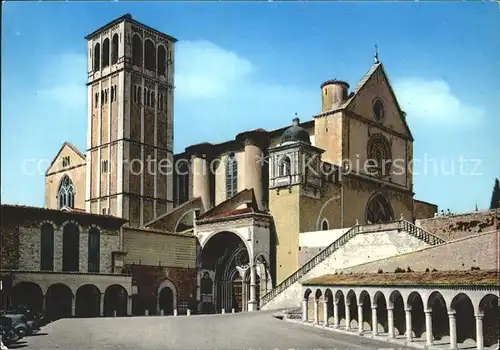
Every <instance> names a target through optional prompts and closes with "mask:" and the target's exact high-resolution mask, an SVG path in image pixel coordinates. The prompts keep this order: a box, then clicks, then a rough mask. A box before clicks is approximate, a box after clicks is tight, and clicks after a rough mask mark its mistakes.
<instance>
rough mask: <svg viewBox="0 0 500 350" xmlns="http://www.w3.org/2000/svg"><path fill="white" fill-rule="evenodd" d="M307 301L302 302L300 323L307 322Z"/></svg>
mask: <svg viewBox="0 0 500 350" xmlns="http://www.w3.org/2000/svg"><path fill="white" fill-rule="evenodd" d="M307 308H308V305H307V299H304V300H302V321H303V322H307V318H308V311H309V310H307Z"/></svg>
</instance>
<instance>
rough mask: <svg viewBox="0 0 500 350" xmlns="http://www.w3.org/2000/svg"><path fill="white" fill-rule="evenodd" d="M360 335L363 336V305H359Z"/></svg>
mask: <svg viewBox="0 0 500 350" xmlns="http://www.w3.org/2000/svg"><path fill="white" fill-rule="evenodd" d="M358 333H359V334H363V304H359V305H358Z"/></svg>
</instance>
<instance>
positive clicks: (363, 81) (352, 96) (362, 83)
mask: <svg viewBox="0 0 500 350" xmlns="http://www.w3.org/2000/svg"><path fill="white" fill-rule="evenodd" d="M378 70H380V71H381V72H382V75H383V76H384V77H385V79H386V80H387V82H388V84H387V85H389V90H390V92H391V95H392V98H393V99H394V102H395V103H396V108H397V109H398V112H399V115H400V116H401V120H402V121H403V124H404V127H405V129H406V131H407V132H408V135H410V138H411V140H412V141H413V140H414V139H413V135H412V133H411V131H410V128H409V126H408V123H407V122H406V118H405V117H403V116H404V115H405V112H404V111H403V110H402V109H401V106H400V105H399V102H398V99H397V98H396V94H395V93H394V89H393V88H392V84H391V82H390V80H389V77H388V76H387V73H386V71H385V68H384V65H383V64H382V62H378V63H375V64H373V66H371V68H370V70H369V71H368V72H367V73H366V74H365V76H364V77H363V78H362V79H361V80H360V81H359V83H358V85H356V87H355V88H354V90H353V91H352V93H351V94H350V95H349V98H348V99H347V101H345V102H344V104H343V105H342V107H341V108H342V109H345V108H347V107H349V105H350V104H351V102H352V101H353V100H354V99H355V98H356V96H357V95H358V93H359V92H360V91H361V89H363V87H364V86H365V84H366V83H367V81H368V80H369V79H370V78H371V76H372V75H374V74H375V72H377V71H378Z"/></svg>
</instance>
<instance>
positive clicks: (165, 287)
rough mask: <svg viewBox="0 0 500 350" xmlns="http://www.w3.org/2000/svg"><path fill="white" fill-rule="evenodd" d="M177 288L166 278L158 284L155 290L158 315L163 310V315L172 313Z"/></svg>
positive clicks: (175, 304)
mask: <svg viewBox="0 0 500 350" xmlns="http://www.w3.org/2000/svg"><path fill="white" fill-rule="evenodd" d="M177 295H178V294H177V288H176V287H175V284H174V283H173V282H172V281H171V280H169V279H166V280H164V281H163V282H161V283H160V285H159V286H158V291H157V292H156V312H157V314H158V315H160V314H161V312H162V311H163V314H164V315H173V314H174V310H177Z"/></svg>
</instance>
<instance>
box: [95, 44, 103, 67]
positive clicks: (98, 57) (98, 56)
mask: <svg viewBox="0 0 500 350" xmlns="http://www.w3.org/2000/svg"><path fill="white" fill-rule="evenodd" d="M100 63H101V45H100V44H99V43H97V44H95V46H94V70H99V69H100Z"/></svg>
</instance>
